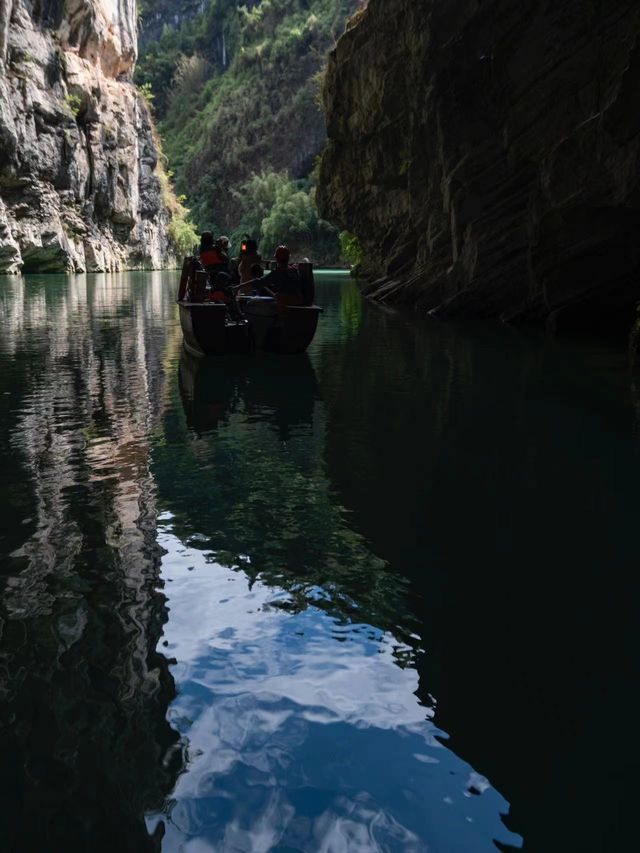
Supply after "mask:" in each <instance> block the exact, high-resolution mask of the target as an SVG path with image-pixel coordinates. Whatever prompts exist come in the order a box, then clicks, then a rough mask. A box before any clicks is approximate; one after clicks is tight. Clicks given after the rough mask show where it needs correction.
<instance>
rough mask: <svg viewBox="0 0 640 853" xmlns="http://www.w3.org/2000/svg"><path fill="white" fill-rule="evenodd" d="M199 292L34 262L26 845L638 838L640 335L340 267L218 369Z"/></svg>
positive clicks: (18, 399)
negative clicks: (372, 297) (286, 326)
mask: <svg viewBox="0 0 640 853" xmlns="http://www.w3.org/2000/svg"><path fill="white" fill-rule="evenodd" d="M175 286H176V276H175V274H173V273H152V274H129V275H122V276H87V277H77V278H64V277H56V276H47V277H35V276H34V277H29V278H26V279H7V278H5V279H0V318H1V324H2V326H1V328H2V334H1V337H0V457H1V462H2V480H1V485H0V499H1V506H2V524H1V525H0V565H1V574H0V592H1V599H0V637H1V641H0V642H1V645H0V690H1V700H2V701H1V705H0V725H1V726H2V733H1V737H2V740H1V743H2V751H1V752H0V785H1V800H0V832H1V837H2V839H3V842H2V849H3V850H7V851H25V850H33V849H38V850H42V851H47V853H49V851H52V853H53V851H55V853H57V851H63V850H64V851H75V850H82V851H84V850H89V849H93V850H105V851H115V850H118V851H129V850H131V851H145V850H149V851H152V850H163V851H186V853H204V851H214V850H215V851H245V850H246V851H267V850H277V851H283V852H284V851H332V853H333V851H374V850H384V851H427V850H428V851H440V853H458V851H459V853H475V851H479V853H481V851H491V850H496V849H501V850H507V849H520V848H522V846H523V844H524V849H525V850H531V851H542V850H544V851H563V853H567V851H608V850H613V849H626V848H627V847H631V844H632V843H633V839H634V838H635V834H636V831H635V821H634V806H635V791H636V775H637V767H638V749H637V746H638V737H637V719H638V711H639V708H638V704H639V703H638V687H637V665H636V659H637V646H638V644H637V615H638V614H637V610H638V596H637V587H638V581H637V552H638V550H639V545H638V523H637V518H638V509H639V507H640V489H639V484H640V453H639V450H640V444H639V441H640V436H639V431H638V424H639V420H638V416H639V413H640V396H638V392H640V389H639V388H637V387H636V377H634V376H633V375H632V374H630V373H629V371H628V368H627V366H626V360H625V354H624V352H623V351H622V350H619V349H617V348H616V347H615V346H613V345H609V344H606V343H598V342H590V341H585V340H581V341H576V342H564V343H562V342H554V341H553V340H550V339H548V338H545V337H544V336H543V335H541V334H538V333H527V334H523V333H518V332H515V331H514V330H512V329H509V328H504V327H502V326H499V325H492V324H487V323H485V324H477V325H470V326H458V325H453V324H441V323H439V322H437V321H429V320H426V319H418V318H416V317H414V316H406V315H402V314H396V313H391V312H388V311H385V310H383V309H380V308H378V307H375V306H370V305H367V304H364V303H363V302H362V301H361V300H360V298H359V296H358V293H357V289H356V288H355V286H354V284H353V283H352V282H351V281H350V280H349V279H348V278H347V277H344V276H339V275H336V274H319V276H318V301H319V302H320V304H322V305H323V306H324V309H325V312H324V315H323V318H322V320H321V326H320V329H319V332H318V335H317V337H316V340H315V341H314V343H313V345H312V347H311V349H310V351H309V353H308V355H307V356H304V357H300V358H284V357H283V358H280V359H278V358H268V357H262V358H253V359H251V358H238V357H235V358H233V359H231V358H229V359H224V358H221V359H211V360H208V361H204V362H201V363H198V362H197V361H195V360H193V359H191V358H190V357H188V356H187V355H186V354H185V353H184V352H183V351H182V347H181V333H180V328H179V322H178V317H177V311H176V306H175V304H174V302H173V299H174V290H175Z"/></svg>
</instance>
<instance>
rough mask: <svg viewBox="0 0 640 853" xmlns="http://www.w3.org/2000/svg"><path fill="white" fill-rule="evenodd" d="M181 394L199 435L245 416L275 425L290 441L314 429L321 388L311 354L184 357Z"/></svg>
mask: <svg viewBox="0 0 640 853" xmlns="http://www.w3.org/2000/svg"><path fill="white" fill-rule="evenodd" d="M180 394H181V397H182V403H183V405H184V410H185V415H186V417H187V424H188V426H189V428H190V429H192V430H193V431H194V432H195V433H197V434H198V435H201V434H203V433H206V432H207V431H209V430H212V429H216V428H217V427H218V425H219V424H221V423H226V422H228V419H229V417H230V416H231V415H232V414H233V413H238V412H240V411H242V412H243V414H244V417H246V418H247V419H248V420H250V421H251V420H254V421H260V420H264V422H265V423H267V424H271V425H272V426H274V427H275V428H276V429H277V432H278V436H279V438H280V439H281V440H282V441H286V440H287V439H288V438H289V436H290V435H291V434H292V430H293V431H294V432H295V430H296V429H297V428H300V427H304V426H307V427H312V425H313V417H314V407H315V404H316V402H317V401H318V400H320V388H319V385H318V380H317V379H316V374H315V372H314V370H313V367H312V365H311V362H310V361H309V357H308V356H307V355H306V354H302V355H298V356H293V357H291V356H289V357H286V358H284V359H282V358H277V357H275V356H273V355H264V356H260V357H257V358H256V357H255V356H236V357H233V358H229V359H225V360H222V359H210V358H209V359H207V358H206V359H199V358H194V357H193V356H191V355H190V354H189V353H188V352H187V351H186V350H185V349H183V350H182V353H181V355H180Z"/></svg>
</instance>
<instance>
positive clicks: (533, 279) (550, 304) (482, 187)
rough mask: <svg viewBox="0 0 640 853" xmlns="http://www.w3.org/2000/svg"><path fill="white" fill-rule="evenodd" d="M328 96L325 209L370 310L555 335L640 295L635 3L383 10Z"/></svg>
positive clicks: (370, 21) (526, 1)
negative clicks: (349, 235) (534, 321)
mask: <svg viewBox="0 0 640 853" xmlns="http://www.w3.org/2000/svg"><path fill="white" fill-rule="evenodd" d="M324 94H325V103H326V109H327V117H328V133H329V143H328V147H327V150H326V153H325V155H324V159H323V162H322V170H321V171H322V174H321V188H320V190H319V201H320V205H321V208H322V210H323V213H324V215H325V216H327V217H328V218H331V219H333V220H334V221H337V222H338V223H339V224H340V225H341V226H342V227H343V228H347V229H349V230H350V231H353V232H355V233H356V234H357V235H358V237H359V238H360V240H361V242H362V244H363V246H364V249H365V264H364V271H365V273H366V274H367V275H368V276H369V277H370V278H372V279H375V281H373V283H372V284H370V285H369V286H368V288H367V289H368V292H369V293H370V294H371V295H372V296H374V297H376V298H378V299H381V300H389V301H396V302H400V303H408V304H414V305H417V306H419V307H421V308H424V309H427V310H429V309H438V311H439V312H440V313H442V314H443V315H464V314H469V315H480V316H502V317H503V318H506V319H516V318H547V317H551V318H552V320H553V321H554V322H555V323H556V324H562V323H564V322H565V321H566V322H567V323H568V324H573V323H576V322H577V323H580V322H582V321H586V322H588V323H592V322H593V321H594V319H596V320H598V319H602V318H605V317H611V318H613V317H615V316H617V315H619V314H621V313H622V314H624V315H625V316H627V315H628V313H629V312H630V310H631V308H632V306H633V305H634V304H635V303H636V302H637V301H638V299H639V298H640V169H639V152H640V5H639V4H638V3H637V2H635V0H561V2H557V3H548V2H542V0H522V2H519V3H513V2H510V0H485V2H480V0H449V2H446V3H445V2H442V0H440V2H428V0H420V2H416V0H370V2H369V5H368V9H367V11H366V12H365V13H363V14H362V15H361V16H360V18H359V20H357V21H356V22H355V25H354V26H352V27H351V29H349V30H348V31H347V33H346V34H345V35H344V36H343V38H342V39H341V40H340V42H339V43H338V46H337V48H336V50H335V51H334V53H333V54H332V57H331V60H330V64H329V70H328V77H327V83H326V87H325V93H324Z"/></svg>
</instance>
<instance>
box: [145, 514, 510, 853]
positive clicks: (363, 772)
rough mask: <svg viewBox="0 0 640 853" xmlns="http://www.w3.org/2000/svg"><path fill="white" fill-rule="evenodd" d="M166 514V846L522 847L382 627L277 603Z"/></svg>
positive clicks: (272, 593)
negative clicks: (170, 690) (171, 697)
mask: <svg viewBox="0 0 640 853" xmlns="http://www.w3.org/2000/svg"><path fill="white" fill-rule="evenodd" d="M161 524H162V527H161V528H160V534H159V542H160V544H161V545H162V547H163V548H164V549H166V552H167V553H166V556H165V557H164V559H163V578H164V580H165V582H166V586H165V592H166V594H167V597H168V606H169V611H170V618H169V622H168V625H167V626H166V629H165V643H166V645H165V647H164V652H165V654H167V655H168V656H169V657H170V658H174V659H175V660H176V664H175V665H174V667H173V672H172V674H173V677H174V679H175V681H176V684H177V686H178V690H179V695H178V697H177V699H176V700H175V701H174V703H173V704H172V706H171V708H170V712H169V719H170V722H171V724H172V725H173V726H174V727H175V728H176V730H178V731H179V732H180V734H181V735H182V736H183V738H184V739H185V741H186V742H187V743H188V765H187V769H186V771H185V772H184V773H183V775H182V776H181V777H180V778H179V780H178V783H177V785H176V788H175V791H174V793H173V795H172V798H171V801H170V805H169V808H168V820H167V823H166V835H165V838H164V841H163V849H164V850H166V851H170V850H171V851H173V850H178V849H180V850H185V851H188V853H193V851H205V850H250V851H266V850H272V849H279V850H309V851H312V850H313V851H317V850H326V851H338V850H367V851H371V850H403V851H418V850H431V849H433V850H446V851H448V853H449V851H451V852H452V851H465V853H468V851H472V850H473V851H483V850H487V851H488V850H495V849H496V848H495V846H494V844H493V843H492V840H491V839H498V840H500V841H501V842H503V843H511V844H513V845H514V846H519V843H520V842H519V838H518V837H517V836H515V835H513V834H511V833H509V832H508V831H507V830H506V829H505V827H504V825H503V823H502V820H501V815H502V814H504V813H506V812H507V811H508V804H507V803H506V801H505V800H504V799H503V798H502V797H501V796H500V794H498V793H497V792H496V791H495V790H494V789H493V788H491V787H490V786H489V785H488V784H487V782H486V780H484V779H482V777H479V776H478V775H477V774H475V773H474V771H473V769H472V768H471V767H470V766H469V765H468V764H466V763H465V762H464V761H462V760H461V759H459V758H458V757H457V756H456V755H455V754H454V753H452V752H451V751H450V750H449V749H448V748H447V747H446V746H444V745H443V744H442V743H441V742H440V740H439V739H438V738H440V739H442V738H443V737H444V735H443V734H442V733H441V732H440V731H439V730H438V729H437V728H436V727H435V725H434V724H433V723H432V722H431V720H430V719H429V716H430V714H431V712H430V711H429V710H428V709H425V708H424V707H423V706H421V705H420V703H419V701H418V699H417V698H416V696H415V692H416V690H417V688H418V676H417V672H416V670H415V669H414V668H412V667H405V668H402V667H400V666H398V664H397V655H396V652H397V647H398V641H397V640H396V638H395V637H394V636H393V635H392V634H391V633H390V632H388V631H381V630H377V629H375V628H372V627H371V626H369V625H358V624H347V625H345V624H344V622H338V621H337V619H336V618H335V617H334V616H332V615H331V614H330V613H327V612H326V611H325V610H321V609H319V608H316V607H313V606H309V607H307V608H306V609H305V610H302V611H300V612H296V613H290V612H287V611H286V610H283V609H282V608H281V607H280V606H277V605H279V604H280V603H282V601H283V600H286V598H287V593H286V592H285V591H283V590H282V589H279V588H277V587H274V586H268V585H266V584H264V583H262V582H261V581H260V579H258V580H257V581H255V582H251V581H250V580H249V578H248V577H247V576H246V575H245V573H244V572H242V571H239V570H233V569H231V568H228V567H224V566H221V565H219V564H217V563H214V562H212V561H211V555H210V554H207V552H203V551H197V550H195V549H194V548H189V549H186V548H185V546H184V545H183V543H182V542H181V541H180V540H179V539H177V538H176V537H175V535H174V534H173V532H172V524H171V517H170V515H169V514H168V513H167V514H165V515H164V516H163V517H162V518H161ZM274 605H276V606H274ZM470 789H471V790H472V791H473V792H474V793H475V792H478V791H483V793H482V795H481V796H474V795H473V794H472V793H471V791H470ZM159 819H162V816H160V815H155V816H150V817H149V826H150V828H152V827H154V826H155V825H156V824H157V821H158V820H159Z"/></svg>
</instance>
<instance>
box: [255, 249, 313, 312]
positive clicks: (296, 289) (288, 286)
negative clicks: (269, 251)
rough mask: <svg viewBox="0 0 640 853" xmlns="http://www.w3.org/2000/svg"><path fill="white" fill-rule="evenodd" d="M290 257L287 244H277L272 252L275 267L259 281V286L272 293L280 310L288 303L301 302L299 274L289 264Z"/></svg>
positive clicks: (297, 303)
mask: <svg viewBox="0 0 640 853" xmlns="http://www.w3.org/2000/svg"><path fill="white" fill-rule="evenodd" d="M290 257H291V252H290V251H289V249H288V247H287V246H278V248H277V249H276V251H275V254H274V258H275V260H276V268H275V269H274V270H272V271H271V272H270V273H269V274H268V275H265V277H264V278H263V279H262V281H261V282H260V286H261V288H265V289H267V290H269V291H271V293H273V294H274V296H275V297H276V300H277V302H278V308H280V309H281V310H282V309H283V308H286V307H287V306H288V305H302V304H303V298H302V285H301V283H300V275H299V273H298V270H297V269H296V268H295V267H292V266H290V265H289V259H290Z"/></svg>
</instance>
